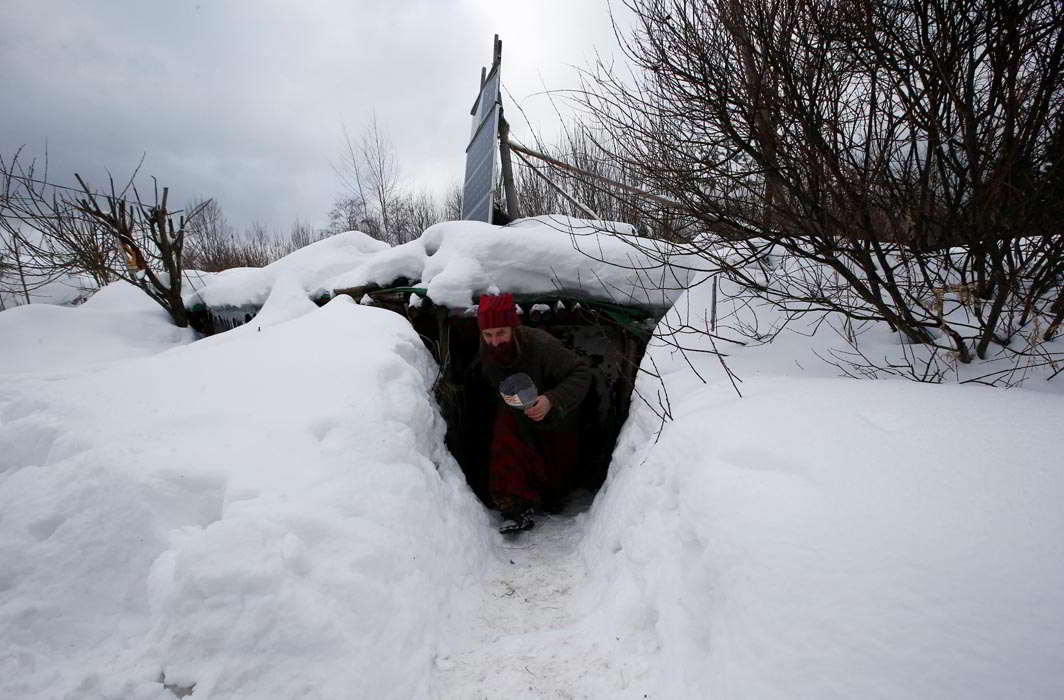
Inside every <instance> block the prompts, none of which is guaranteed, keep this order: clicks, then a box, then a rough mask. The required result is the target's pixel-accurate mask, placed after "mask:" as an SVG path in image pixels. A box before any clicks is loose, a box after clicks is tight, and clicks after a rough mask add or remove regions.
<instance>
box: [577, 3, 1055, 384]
mask: <svg viewBox="0 0 1064 700" xmlns="http://www.w3.org/2000/svg"><path fill="white" fill-rule="evenodd" d="M625 5H626V6H627V7H628V8H629V9H631V10H632V11H633V13H634V15H635V17H636V18H637V28H636V29H635V30H634V31H633V32H632V33H631V35H629V36H622V37H620V39H621V42H622V47H623V49H624V51H625V53H626V54H627V56H628V58H629V59H630V61H631V63H632V64H633V65H634V66H635V68H636V71H637V72H636V74H635V76H634V79H632V78H631V76H629V75H627V74H620V73H617V72H615V71H614V69H613V68H612V67H611V66H608V65H604V64H600V65H598V67H597V68H596V69H595V70H593V71H591V72H589V73H587V75H586V77H587V82H586V86H585V90H584V91H583V93H582V94H581V95H580V98H579V99H580V101H581V102H582V104H583V106H584V107H585V108H586V109H587V110H588V112H589V114H590V115H591V117H592V124H591V125H590V126H589V128H587V129H586V130H585V134H586V136H587V138H588V139H589V140H590V141H591V142H592V143H594V144H595V145H596V147H597V148H598V151H599V153H598V156H599V157H602V158H608V159H610V160H611V161H613V162H614V163H615V164H616V166H615V167H617V168H620V169H621V170H623V171H624V172H625V173H628V174H630V176H631V177H632V179H633V180H635V181H637V182H639V183H640V184H641V186H643V187H644V188H646V189H648V190H651V191H653V192H656V193H658V194H660V195H662V196H664V197H666V198H668V199H669V200H671V201H672V202H673V206H670V207H668V208H667V209H668V211H669V212H670V215H671V216H673V217H676V218H677V221H675V222H674V224H673V228H674V229H677V230H679V231H681V232H686V236H685V238H686V239H687V241H688V242H689V244H690V245H691V246H692V248H693V249H695V250H697V251H698V252H699V253H700V254H701V256H702V258H703V260H704V262H705V268H704V269H705V271H707V272H715V273H720V274H722V275H725V276H726V277H727V278H729V279H730V280H732V281H734V282H736V283H738V285H739V287H740V288H741V289H742V290H745V293H747V294H749V295H751V296H752V297H756V298H758V299H761V300H765V301H768V302H771V303H774V304H776V305H777V306H778V307H779V308H781V309H782V310H783V311H784V312H785V313H786V314H787V315H788V316H789V317H792V318H793V317H798V316H807V315H809V314H821V315H823V316H825V317H827V315H835V314H837V315H839V316H841V317H843V318H845V319H847V324H849V327H850V328H855V327H858V328H859V327H861V324H862V323H863V322H870V321H881V322H886V323H887V324H889V325H890V327H891V328H892V329H894V330H896V331H897V332H898V333H899V334H901V335H902V336H903V337H904V338H905V339H906V341H907V343H910V344H912V345H909V346H907V347H912V348H917V347H923V348H926V349H928V350H929V351H930V355H927V354H926V353H925V354H923V355H922V357H923V358H924V359H917V357H916V353H915V350H914V354H913V355H912V356H911V357H912V362H911V363H910V364H909V367H908V369H906V370H905V371H904V372H903V373H905V374H908V375H910V376H912V378H918V379H919V378H923V379H928V378H930V379H937V378H941V376H942V373H941V372H939V371H938V370H937V369H933V370H929V369H928V367H929V366H930V365H931V364H934V363H936V362H937V361H938V360H937V359H936V358H937V357H938V353H939V352H941V353H945V354H947V355H949V356H950V357H953V358H955V359H956V360H957V361H959V362H960V363H968V362H971V361H972V360H973V359H975V358H986V357H988V356H989V355H990V351H991V348H992V347H994V348H996V351H995V352H996V353H997V354H1005V355H1009V354H1018V355H1022V354H1026V355H1027V356H1029V357H1030V356H1032V355H1036V354H1038V352H1039V351H1038V350H1037V349H1036V348H1033V347H1031V346H1030V345H1029V344H1027V343H1024V344H1022V345H1023V348H1022V349H1017V347H1018V346H1017V345H1016V343H1015V341H1016V340H1017V339H1018V338H1019V337H1021V336H1023V337H1030V334H1031V333H1032V329H1033V328H1034V327H1035V326H1039V327H1041V328H1047V332H1046V336H1051V335H1052V333H1053V332H1055V331H1056V329H1057V328H1059V325H1060V321H1059V319H1060V312H1061V309H1062V307H1064V302H1062V301H1061V300H1060V299H1061V294H1062V287H1061V276H1062V274H1064V234H1062V232H1061V229H1060V221H1062V220H1064V211H1062V210H1064V198H1062V193H1064V188H1062V187H1061V186H1060V184H1061V181H1062V178H1061V167H1062V166H1061V163H1062V162H1064V158H1062V156H1064V110H1062V107H1064V89H1062V87H1061V86H1062V85H1064V81H1062V68H1064V6H1061V5H1060V4H1059V3H1057V2H1054V1H1053V0H1021V1H1018V2H1011V3H1005V4H1002V3H997V2H992V1H991V0H906V1H905V2H902V3H880V2H875V1H874V0H855V1H849V0H847V1H845V2H843V1H842V0H829V1H828V2H826V3H825V2H812V1H810V0H700V1H696V2H691V1H690V0H626V2H625ZM617 196H620V197H623V196H624V195H623V194H620V193H618V194H617ZM628 204H629V205H630V206H632V207H634V208H637V209H638V210H639V214H640V216H641V218H644V219H654V218H655V217H661V216H662V214H663V211H662V210H661V209H660V208H656V207H651V206H647V205H646V204H645V203H641V200H639V199H637V198H628ZM1032 324H1033V325H1032ZM847 334H848V335H850V336H851V337H852V338H853V340H854V341H855V342H856V334H855V333H851V332H849V331H847ZM856 350H857V349H856V348H855V351H856ZM855 357H856V359H855V361H856V362H858V363H865V362H866V360H867V358H865V357H863V356H862V355H861V354H860V352H859V351H857V354H856V356H855ZM921 365H922V366H921ZM881 369H882V368H881ZM887 369H888V371H889V368H887Z"/></svg>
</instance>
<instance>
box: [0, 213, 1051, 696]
mask: <svg viewBox="0 0 1064 700" xmlns="http://www.w3.org/2000/svg"><path fill="white" fill-rule="evenodd" d="M558 221H562V220H560V219H559V220H551V221H550V222H544V221H542V220H532V221H526V222H518V224H517V225H513V226H510V227H505V228H499V227H487V225H486V224H471V223H469V222H461V223H454V224H443V225H440V226H437V227H434V228H433V229H430V230H429V231H427V232H426V234H425V236H423V237H422V239H420V240H419V241H415V242H414V243H411V244H407V245H406V246H398V247H396V248H388V249H384V248H379V247H378V246H376V245H375V244H373V245H370V244H367V245H368V246H369V247H370V248H376V250H372V249H371V250H368V251H362V252H357V251H351V257H350V258H349V259H347V260H346V261H345V262H344V267H343V269H341V270H340V271H339V272H342V273H343V274H340V276H339V277H337V278H335V279H334V281H333V282H334V283H335V282H336V280H340V281H341V282H344V280H346V282H344V283H345V284H346V283H347V282H351V280H356V279H362V280H365V281H366V283H369V282H376V283H380V284H388V283H391V282H392V281H394V277H391V276H392V275H394V274H395V273H396V271H397V270H399V269H401V268H402V269H404V270H411V271H413V272H411V275H409V276H408V279H409V280H410V281H411V282H414V281H418V282H421V284H423V285H425V286H427V287H428V296H429V297H430V298H431V299H432V300H433V301H435V302H436V303H446V304H448V305H453V306H454V307H455V308H471V307H472V301H473V297H474V296H475V294H476V293H478V291H479V290H488V289H490V288H491V286H492V285H496V286H497V287H498V289H499V290H501V291H513V292H516V293H545V292H549V291H551V290H553V289H555V288H556V285H555V282H556V283H557V284H558V285H564V284H570V283H572V282H573V281H574V279H575V278H576V277H577V276H578V275H577V270H579V273H580V275H584V274H585V273H587V272H588V271H590V270H595V269H596V267H595V265H596V264H595V263H594V261H591V260H589V259H588V258H586V257H584V256H582V255H581V254H579V253H578V252H577V251H574V250H573V248H572V241H573V237H571V236H570V235H569V234H567V233H562V232H560V231H558V230H555V229H557V228H560V226H559V225H557V224H558ZM569 223H573V222H571V221H570V222H569ZM588 235H589V236H591V238H586V239H579V240H588V241H592V240H595V238H594V236H595V234H593V233H590V234H588ZM353 239H354V240H353V241H352V244H354V243H357V241H358V240H360V239H358V237H357V236H356V237H353ZM615 242H616V243H617V244H618V245H622V246H623V245H624V243H623V239H621V240H620V241H619V242H617V241H615ZM603 244H604V247H603V250H604V251H607V252H608V253H609V254H611V255H612V254H618V255H620V254H621V248H610V247H609V246H610V245H611V244H610V243H608V242H606V241H603ZM334 245H337V246H340V247H342V244H341V243H339V242H337V243H334ZM595 248H596V249H597V243H596V244H595ZM329 251H330V248H329V247H328V246H324V247H320V248H318V249H316V250H315V251H312V252H313V254H310V253H306V254H304V255H305V256H306V259H305V260H304V263H305V266H302V264H301V265H295V264H293V263H291V261H289V262H287V263H286V264H285V265H281V266H280V267H279V268H277V269H275V270H271V271H269V272H268V273H266V274H260V275H259V276H258V277H257V278H253V277H252V276H244V277H243V278H240V277H238V276H232V280H233V284H232V286H230V287H228V291H225V289H226V288H225V287H221V286H220V287H217V288H215V291H216V292H218V294H219V297H218V299H225V301H226V303H234V304H235V303H237V302H239V303H241V304H243V303H247V302H250V301H251V300H253V299H254V300H256V301H255V303H257V304H262V309H261V311H260V312H259V314H258V315H257V316H256V317H255V319H254V320H253V321H252V322H251V323H248V324H246V325H244V326H241V327H239V328H236V329H234V330H232V331H229V332H227V333H224V334H220V335H216V336H212V337H210V338H205V339H200V340H195V337H194V335H193V334H191V332H185V331H178V330H177V329H174V328H173V327H172V326H170V325H169V324H168V322H167V320H166V316H165V314H164V313H163V312H162V311H161V309H159V308H158V307H157V306H156V305H155V304H154V303H153V302H151V301H150V300H148V299H146V298H145V297H144V296H143V295H142V294H141V293H140V292H139V291H138V290H136V289H135V288H133V287H131V286H129V285H123V284H115V285H110V286H109V287H107V288H105V289H104V290H101V291H100V292H99V293H97V294H96V295H95V296H94V297H93V298H92V299H90V300H89V301H88V302H86V303H85V304H83V305H82V306H80V307H77V308H61V307H53V306H48V305H32V306H29V307H20V308H16V309H11V310H8V311H4V312H0V338H2V339H3V342H0V561H2V562H3V566H2V567H0V630H2V633H0V698H4V699H5V700H6V699H7V698H12V699H14V698H19V699H22V698H28V699H31V700H32V699H35V698H62V697H72V698H73V697H88V698H116V699H117V698H123V699H125V698H133V699H143V700H149V699H150V700H162V699H163V698H173V697H174V696H175V694H177V693H179V692H185V691H184V690H182V689H186V690H187V689H189V688H192V687H193V685H194V689H193V693H192V695H191V696H190V697H193V698H213V699H218V698H224V699H228V698H259V697H278V698H295V697H307V698H343V697H375V698H377V697H379V698H410V697H417V698H420V697H441V698H452V697H456V698H464V697H496V696H502V697H514V698H522V697H527V698H542V697H574V698H575V697H590V698H598V697H636V698H642V697H651V698H689V697H742V698H748V697H749V698H851V697H986V698H997V697H1031V698H1042V697H1045V698H1051V697H1061V696H1064V670H1062V666H1061V663H1060V662H1061V660H1062V659H1064V509H1061V508H1060V505H1059V504H1060V503H1061V502H1062V500H1064V472H1062V471H1061V469H1060V464H1061V459H1060V455H1061V452H1062V448H1064V435H1062V433H1061V430H1060V426H1061V425H1064V397H1062V395H1061V392H1062V391H1064V390H1062V389H1061V388H1060V381H1061V378H1060V377H1058V378H1057V380H1055V381H1054V382H1046V381H1044V375H1043V374H1039V373H1038V372H1036V371H1032V372H1030V373H1029V374H1030V378H1029V379H1028V381H1027V383H1026V384H1025V386H1024V387H1023V388H1015V389H1008V390H1006V389H997V388H989V387H984V386H977V385H963V386H961V385H956V384H953V385H948V384H947V385H922V384H916V383H911V382H903V381H899V380H895V379H890V380H881V381H869V380H861V381H858V380H852V379H843V378H840V377H839V376H838V375H839V371H838V369H837V368H835V367H833V366H831V365H829V364H827V363H825V362H824V361H823V360H822V359H820V357H818V356H828V355H827V353H828V352H829V351H831V350H833V349H834V350H838V349H845V344H844V343H843V341H842V339H841V338H840V336H838V335H837V334H836V333H835V332H834V331H833V330H832V329H831V327H830V326H829V325H827V324H824V325H823V326H821V327H820V329H819V330H818V331H817V332H816V333H813V329H812V327H811V326H810V325H801V324H799V325H796V326H795V327H794V331H793V332H792V331H790V330H785V331H784V332H782V333H781V334H779V335H778V336H777V337H776V338H775V340H774V341H773V342H772V343H771V344H767V345H763V346H757V347H755V346H751V345H747V346H739V345H736V344H734V343H730V342H727V340H724V339H727V338H731V339H740V338H739V336H737V334H736V333H735V328H736V327H737V325H738V324H739V323H740V322H743V321H747V322H748V321H750V320H751V319H750V318H749V317H748V316H747V317H745V318H742V315H743V314H749V313H750V312H751V309H750V307H746V306H743V305H734V304H732V303H731V301H730V299H729V296H728V293H729V291H730V290H729V289H728V288H727V286H723V287H721V299H720V308H719V310H718V312H719V319H720V320H719V326H718V329H717V333H718V335H720V336H721V337H722V338H724V339H722V340H718V341H717V343H718V347H720V348H721V349H723V350H725V351H726V352H727V354H728V357H727V363H728V366H729V367H731V368H732V369H733V370H735V372H736V373H737V374H738V375H739V377H740V378H741V379H742V383H741V384H740V385H739V388H740V390H741V391H742V394H743V396H742V398H739V396H738V395H737V394H736V391H735V390H734V389H733V387H732V384H731V382H730V381H729V379H728V378H727V376H726V375H725V374H724V373H723V370H722V368H721V366H720V364H719V362H718V360H717V359H716V358H715V357H713V356H711V355H706V354H701V353H697V352H695V353H691V354H689V356H688V358H687V359H685V358H683V357H682V356H681V355H680V354H679V353H677V352H675V350H674V349H673V348H672V347H671V346H670V345H669V343H668V342H665V341H666V340H670V341H680V342H683V343H684V344H685V345H687V346H690V347H692V348H694V349H697V350H704V349H711V346H708V345H706V338H705V336H697V335H694V334H692V333H690V332H689V329H690V328H691V327H696V328H697V327H702V326H703V325H704V324H705V323H708V321H707V316H708V311H707V307H708V305H709V299H708V295H709V291H710V290H709V289H708V286H706V285H704V286H703V287H698V288H696V289H693V290H691V291H690V292H687V293H684V294H683V295H682V296H681V297H680V298H679V299H678V301H677V303H676V305H675V307H674V308H673V310H672V311H671V312H670V313H669V314H668V315H667V316H666V317H665V318H664V319H663V320H662V322H661V324H660V325H659V329H658V330H659V336H661V338H662V339H661V340H658V341H655V342H654V343H652V345H651V347H650V349H649V351H648V354H647V356H646V358H644V364H643V367H644V369H646V370H648V371H653V373H654V374H655V375H658V376H660V377H661V382H662V383H659V380H658V379H656V378H655V377H654V376H652V375H651V374H650V373H649V372H647V373H642V374H641V375H640V377H639V379H638V384H637V386H638V389H639V390H640V392H641V394H642V396H643V397H644V398H645V399H646V401H647V403H645V402H644V401H642V400H639V399H636V400H634V401H633V403H632V407H631V413H630V416H629V420H628V422H627V423H626V425H625V427H624V429H623V432H622V434H621V437H620V440H619V442H618V445H617V447H616V450H615V452H614V458H613V462H612V464H611V467H610V473H609V477H608V479H607V482H606V484H605V485H604V487H603V488H602V490H601V491H600V492H599V493H598V494H597V495H596V496H594V499H593V502H590V501H591V496H590V495H584V496H582V497H580V498H578V499H577V501H576V503H575V504H574V505H573V506H572V507H571V508H570V510H569V511H568V512H567V513H564V514H562V515H559V516H549V517H545V518H544V519H542V520H541V521H540V522H539V524H538V525H537V528H536V529H534V530H532V531H531V532H529V533H525V534H522V535H520V536H518V537H516V538H513V539H503V538H502V537H500V536H499V535H497V534H496V533H495V530H494V527H495V526H496V525H497V524H498V517H497V516H493V515H489V514H488V513H487V512H486V511H485V510H484V509H483V507H481V506H480V505H479V504H478V503H477V502H476V500H475V498H474V497H473V496H472V494H471V493H470V491H469V489H468V487H467V486H466V485H465V483H464V480H463V478H462V476H461V473H460V471H459V468H458V466H457V465H456V464H455V462H454V460H453V459H452V458H451V456H450V455H449V454H448V452H447V450H446V448H445V446H444V441H443V437H444V425H443V422H442V419H441V417H440V415H439V412H438V410H437V407H436V404H435V402H434V400H433V398H432V388H433V383H434V381H435V380H436V378H437V371H438V368H437V367H436V365H435V363H434V362H433V360H432V358H431V356H430V355H429V354H428V352H427V350H426V349H425V347H424V345H423V343H422V341H421V339H420V338H419V337H418V336H417V334H416V333H415V332H414V331H413V330H412V328H411V327H410V326H409V324H408V323H407V321H406V320H405V319H404V318H403V317H401V316H399V315H397V314H393V313H391V312H388V311H386V310H383V309H380V308H376V307H373V306H362V305H359V304H358V303H355V302H354V301H353V300H350V299H349V298H347V297H339V298H337V299H334V300H333V301H331V302H329V303H328V304H327V305H325V306H324V307H322V308H318V307H317V306H316V305H315V304H313V303H312V302H311V301H309V299H308V295H307V291H308V290H309V289H312V288H314V287H315V285H321V283H322V279H323V278H324V277H325V276H327V275H333V274H339V272H336V271H334V270H332V269H328V268H329V266H331V264H332V263H331V262H330V260H331V259H332V253H331V252H329ZM290 257H291V256H290ZM340 257H342V256H340ZM286 260H287V259H286ZM548 261H549V267H551V269H552V270H555V271H560V272H559V274H558V276H557V277H556V278H555V279H554V280H553V281H551V280H550V274H546V275H545V274H544V270H545V267H547V266H548V265H547V263H548ZM337 264H338V265H339V263H337ZM404 265H405V266H406V267H405V268H404V267H403V266H404ZM286 268H290V269H286ZM662 269H665V270H666V271H668V268H662ZM344 270H346V271H344ZM259 272H260V273H262V272H263V271H259ZM318 274H321V275H322V278H319V279H315V276H316V275H318ZM551 274H552V273H551ZM628 274H629V273H628V272H625V271H617V270H615V271H609V270H605V269H604V270H603V272H602V275H600V277H601V279H609V280H611V284H612V285H614V287H615V291H616V289H621V288H623V285H624V284H630V283H631V282H632V279H631V278H630V277H627V275H628ZM605 275H614V276H613V277H607V276H605ZM385 277H390V279H387V280H385ZM341 278H342V279H341ZM511 282H512V284H511ZM212 284H213V282H212ZM338 284H339V283H336V285H334V284H333V283H330V284H329V285H326V287H328V288H330V289H333V288H338ZM331 285H332V286H331ZM352 286H354V284H352ZM661 286H662V287H665V286H667V285H661ZM585 291H587V292H588V294H589V295H590V296H594V294H592V293H591V291H590V290H587V289H585ZM660 291H661V290H660V289H659V292H660ZM223 292H225V293H224V294H223ZM226 294H228V295H229V296H228V297H226V296H225V295H226ZM664 297H665V298H668V299H673V298H674V297H675V294H674V292H673V291H669V290H666V291H665V292H664ZM644 299H645V297H644ZM759 320H760V322H761V324H762V325H761V328H762V330H763V331H764V332H765V333H769V332H770V331H772V330H773V329H774V323H775V322H776V321H778V320H779V319H778V317H774V316H773V313H772V312H771V311H770V310H767V309H762V310H761V315H760V319H759ZM809 323H810V324H811V323H812V321H810V322H809ZM836 325H837V324H836ZM680 326H682V327H685V328H686V329H688V330H684V331H683V332H681V333H680V334H678V335H670V333H669V328H670V327H680ZM862 342H863V344H864V345H863V349H864V350H865V351H866V352H867V353H868V354H869V355H870V356H874V357H877V358H880V357H882V358H887V359H896V358H897V357H899V355H900V353H902V352H911V351H912V350H911V348H905V347H904V346H902V345H900V344H899V343H898V341H897V338H896V336H894V335H893V334H890V333H889V332H887V331H886V330H884V329H880V328H869V329H868V332H867V333H865V334H864V335H863V336H862ZM1056 349H1058V350H1059V349H1060V341H1058V342H1057V346H1056ZM688 360H690V362H688ZM994 362H998V363H1000V362H1001V361H1000V360H996V361H994ZM994 362H991V363H986V364H980V365H979V366H973V367H966V368H962V367H955V368H954V369H953V372H954V375H955V377H956V378H958V379H964V378H966V377H968V376H978V374H979V373H982V372H986V371H988V369H993V368H994V367H996V366H997V365H996V364H994ZM666 397H667V398H666ZM652 407H653V408H652ZM655 409H657V411H658V413H660V412H663V411H667V412H668V413H669V414H670V416H671V419H670V420H667V421H665V422H662V420H661V419H660V417H659V415H658V414H657V413H656V412H655Z"/></svg>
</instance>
